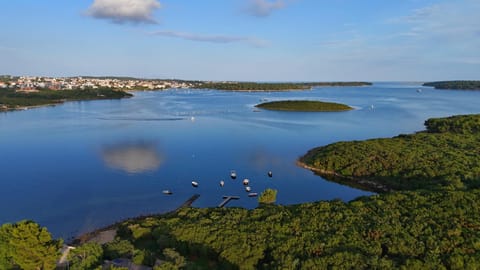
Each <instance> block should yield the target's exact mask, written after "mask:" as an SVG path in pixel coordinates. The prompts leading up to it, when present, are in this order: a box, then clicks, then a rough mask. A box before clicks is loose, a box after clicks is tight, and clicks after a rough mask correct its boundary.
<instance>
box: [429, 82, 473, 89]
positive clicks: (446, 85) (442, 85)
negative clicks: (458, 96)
mask: <svg viewBox="0 0 480 270" xmlns="http://www.w3.org/2000/svg"><path fill="white" fill-rule="evenodd" d="M423 86H432V87H435V89H458V90H480V81H440V82H427V83H424V84H423Z"/></svg>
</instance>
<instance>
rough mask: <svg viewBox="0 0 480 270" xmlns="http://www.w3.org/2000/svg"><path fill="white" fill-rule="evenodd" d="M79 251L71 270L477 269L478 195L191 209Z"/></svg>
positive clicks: (133, 224)
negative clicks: (121, 262) (145, 269)
mask: <svg viewBox="0 0 480 270" xmlns="http://www.w3.org/2000/svg"><path fill="white" fill-rule="evenodd" d="M4 226H5V225H4ZM8 226H11V225H8ZM0 232H1V230H0ZM0 236H1V234H0ZM4 239H7V242H8V243H11V241H10V240H9V239H10V236H8V235H7V236H6V237H5V238H4ZM47 242H48V241H47ZM0 243H2V242H1V241H0ZM37 245H38V246H43V244H42V243H38V244H37ZM2 248H3V249H2ZM39 248H40V247H39ZM77 249H78V250H76V251H75V252H73V253H72V254H71V257H70V259H71V262H72V265H71V268H72V269H93V268H95V266H96V265H98V264H99V262H101V261H102V260H103V259H111V258H115V257H128V258H132V260H133V262H135V263H137V264H144V265H153V263H154V261H155V259H157V258H160V259H162V260H164V261H166V262H168V263H167V264H166V265H164V266H163V267H158V268H157V269H178V268H176V266H182V265H183V269H478V268H479V267H480V191H479V190H466V191H460V190H455V191H436V192H430V191H415V192H414V191H404V192H394V193H387V194H382V195H376V196H371V197H361V198H359V199H356V200H354V201H351V202H349V203H345V202H342V201H340V200H333V201H325V202H315V203H304V204H300V205H292V206H280V205H277V206H275V205H263V206H261V207H259V208H256V209H253V210H246V209H241V208H208V209H198V208H185V209H182V210H181V211H179V212H178V213H176V214H173V215H170V216H158V217H149V218H145V219H143V220H140V221H138V220H136V221H129V222H124V223H122V224H120V225H119V227H118V237H117V239H116V240H115V241H114V242H111V243H109V244H105V245H103V246H100V245H97V244H86V245H83V246H80V247H79V248H77ZM2 250H7V251H8V250H11V246H9V245H8V244H7V245H4V246H1V245H0V252H1V251H2ZM3 254H9V255H7V256H6V257H5V255H3V256H4V257H3V258H2V257H0V263H5V262H7V265H8V263H11V262H12V259H11V258H12V256H13V255H12V253H11V252H6V253H3ZM49 254H53V255H55V253H54V252H50V253H49ZM79 254H80V255H81V256H80V255H79ZM0 256H2V253H0ZM17 256H18V257H17V258H16V260H18V261H22V260H23V258H22V255H17ZM23 256H27V255H25V254H23ZM27 257H28V256H27ZM47 257H50V256H45V258H47ZM5 258H7V260H6V259H5ZM2 259H3V261H2ZM16 260H13V262H17V261H16ZM40 263H43V262H40V261H39V262H37V265H41V264H40ZM4 265H5V264H4ZM87 265H88V267H86V266H87ZM10 266H11V264H10ZM168 267H170V268H168ZM4 269H9V268H4ZM30 269H34V268H30ZM45 269H49V268H45ZM50 269H51V268H50Z"/></svg>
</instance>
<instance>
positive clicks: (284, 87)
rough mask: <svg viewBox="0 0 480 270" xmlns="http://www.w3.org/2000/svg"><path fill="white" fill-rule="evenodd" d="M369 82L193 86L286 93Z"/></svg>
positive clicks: (247, 83) (221, 83)
mask: <svg viewBox="0 0 480 270" xmlns="http://www.w3.org/2000/svg"><path fill="white" fill-rule="evenodd" d="M365 85H371V83H369V82H305V83H259V82H202V83H199V84H197V85H195V86H194V88H199V89H216V90H229V91H288V90H307V89H311V88H313V87H328V86H365Z"/></svg>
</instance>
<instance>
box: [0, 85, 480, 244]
mask: <svg viewBox="0 0 480 270" xmlns="http://www.w3.org/2000/svg"><path fill="white" fill-rule="evenodd" d="M417 89H422V91H421V92H420V93H419V92H417ZM134 95H135V97H133V98H131V99H124V100H106V101H90V102H69V103H65V104H63V105H60V106H55V107H44V108H38V109H31V110H26V111H17V112H8V113H0V223H5V222H16V221H19V220H22V219H33V220H35V221H37V222H39V223H40V224H41V225H44V226H47V227H48V228H49V230H50V231H51V232H52V233H53V234H54V235H55V236H60V237H64V238H68V237H71V236H73V235H77V234H79V233H83V232H87V231H90V230H93V229H95V228H98V227H101V226H105V225H108V224H110V223H113V222H115V221H118V220H120V219H123V218H127V217H134V216H138V215H141V214H148V213H162V212H166V211H169V210H172V209H175V208H176V207H178V206H179V205H180V204H182V203H183V202H184V201H185V200H186V199H188V198H189V197H190V196H192V195H193V194H195V193H198V194H200V195H201V196H200V198H199V199H198V200H197V201H196V202H195V203H194V204H193V206H196V207H215V206H216V205H218V203H219V202H220V201H221V200H222V196H223V195H238V196H241V198H240V200H238V201H232V202H231V203H229V204H228V206H229V207H232V206H241V207H247V208H254V207H256V206H257V199H256V198H249V197H247V193H246V192H245V191H244V188H243V186H242V183H241V181H242V179H243V178H249V179H250V182H251V187H252V191H255V192H258V193H260V192H262V191H263V190H264V189H265V188H274V189H277V190H278V195H277V202H278V203H279V204H297V203H302V202H310V201H318V200H328V199H335V198H340V199H342V200H345V201H348V200H351V199H354V198H356V197H358V196H362V195H369V194H371V193H369V192H365V191H361V190H357V189H353V188H350V187H347V186H342V185H339V184H336V183H332V182H329V181H325V180H324V179H322V178H321V177H319V176H315V175H314V174H313V173H311V172H310V171H308V170H305V169H302V168H299V167H297V166H296V165H295V161H296V159H297V158H298V157H299V156H301V155H303V154H304V153H306V151H308V150H309V149H311V148H313V147H316V146H321V145H325V144H329V143H332V142H337V141H344V140H363V139H368V138H377V137H392V136H395V135H398V134H400V133H412V132H415V131H419V130H422V129H424V126H423V122H424V121H425V120H426V119H427V118H430V117H444V116H449V115H454V114H468V113H479V109H478V108H480V92H469V91H449V90H434V89H432V88H426V87H421V86H420V85H419V84H415V83H377V84H374V85H373V86H369V87H345V88H335V87H331V88H315V89H313V90H311V91H292V92H269V93H261V92H223V91H214V90H188V89H179V90H175V89H172V90H167V91H159V92H135V93H134ZM283 99H314V100H322V101H333V102H340V103H345V104H348V105H350V106H353V107H355V108H356V110H353V111H349V112H340V113H301V112H274V111H263V110H261V111H258V110H256V109H254V107H253V106H254V105H255V104H257V103H260V102H262V101H264V100H268V101H272V100H283ZM372 105H373V108H372ZM232 169H234V170H236V172H237V174H238V178H237V180H231V179H230V177H229V173H230V170H232ZM269 170H271V171H273V177H272V178H269V177H268V176H267V172H268V171H269ZM220 180H224V181H225V186H224V187H223V188H222V187H220V185H219V181H220ZM191 181H197V182H198V183H199V187H198V188H193V187H192V186H191ZM165 189H169V190H171V191H172V192H173V195H170V196H168V195H164V194H162V190H165Z"/></svg>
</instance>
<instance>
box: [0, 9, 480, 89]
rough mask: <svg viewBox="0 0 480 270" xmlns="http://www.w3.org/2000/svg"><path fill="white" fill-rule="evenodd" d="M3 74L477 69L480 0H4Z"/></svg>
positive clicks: (314, 76)
mask: <svg viewBox="0 0 480 270" xmlns="http://www.w3.org/2000/svg"><path fill="white" fill-rule="evenodd" d="M1 14H2V15H1V16H0V25H1V27H0V74H8V75H30V76H55V77H63V76H79V75H83V76H85V75H93V76H133V77H139V78H159V79H172V78H176V79H185V80H217V81H222V80H237V81H359V80H361V81H432V80H453V79H477V80H478V79H480V17H479V14H480V0H448V1H442V0H388V1H387V0H361V1H360V0H202V1H199V0H183V1H178V0H69V1H65V0H42V1H39V0H4V1H2V8H1Z"/></svg>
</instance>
